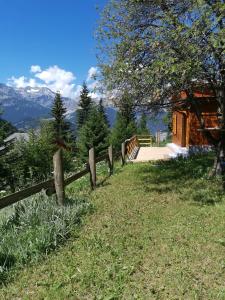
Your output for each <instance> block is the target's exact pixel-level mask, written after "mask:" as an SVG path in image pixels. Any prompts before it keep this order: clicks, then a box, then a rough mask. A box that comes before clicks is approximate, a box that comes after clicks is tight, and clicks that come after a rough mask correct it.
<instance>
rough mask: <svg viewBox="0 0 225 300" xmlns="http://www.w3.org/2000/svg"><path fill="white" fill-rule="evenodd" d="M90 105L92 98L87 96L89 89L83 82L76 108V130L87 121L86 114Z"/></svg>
mask: <svg viewBox="0 0 225 300" xmlns="http://www.w3.org/2000/svg"><path fill="white" fill-rule="evenodd" d="M91 107H92V100H91V97H90V96H89V90H88V88H87V85H86V83H85V82H84V83H83V88H82V91H81V94H80V101H79V109H78V110H77V130H79V129H80V128H81V127H82V126H83V125H84V124H85V122H86V121H87V118H88V114H89V112H90V110H91Z"/></svg>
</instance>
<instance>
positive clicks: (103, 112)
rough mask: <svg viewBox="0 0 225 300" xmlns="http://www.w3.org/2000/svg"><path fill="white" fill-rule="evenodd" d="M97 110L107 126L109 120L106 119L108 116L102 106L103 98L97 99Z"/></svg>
mask: <svg viewBox="0 0 225 300" xmlns="http://www.w3.org/2000/svg"><path fill="white" fill-rule="evenodd" d="M98 111H99V113H100V115H101V116H102V117H103V119H104V120H105V124H106V125H107V127H109V121H108V118H107V116H106V113H105V108H104V106H103V100H102V99H100V101H99V104H98Z"/></svg>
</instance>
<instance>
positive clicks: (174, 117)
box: [173, 114, 177, 135]
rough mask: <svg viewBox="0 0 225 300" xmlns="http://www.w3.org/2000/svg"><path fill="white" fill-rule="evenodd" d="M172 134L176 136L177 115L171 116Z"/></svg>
mask: <svg viewBox="0 0 225 300" xmlns="http://www.w3.org/2000/svg"><path fill="white" fill-rule="evenodd" d="M173 134H174V135H176V134H177V115H176V114H175V115H173Z"/></svg>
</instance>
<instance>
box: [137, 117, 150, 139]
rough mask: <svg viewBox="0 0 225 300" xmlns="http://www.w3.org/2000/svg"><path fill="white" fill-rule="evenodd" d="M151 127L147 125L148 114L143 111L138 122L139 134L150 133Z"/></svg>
mask: <svg viewBox="0 0 225 300" xmlns="http://www.w3.org/2000/svg"><path fill="white" fill-rule="evenodd" d="M149 133H150V132H149V129H148V126H147V116H146V114H145V113H144V112H143V113H142V114H141V118H140V120H139V123H138V134H143V135H144V134H149Z"/></svg>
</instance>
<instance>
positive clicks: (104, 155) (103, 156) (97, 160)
mask: <svg viewBox="0 0 225 300" xmlns="http://www.w3.org/2000/svg"><path fill="white" fill-rule="evenodd" d="M106 159H108V155H107V154H103V155H101V156H99V157H97V158H96V159H95V162H96V163H98V162H100V161H103V160H106Z"/></svg>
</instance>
